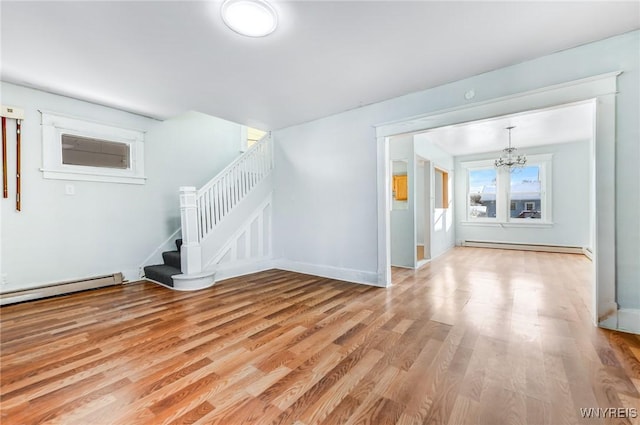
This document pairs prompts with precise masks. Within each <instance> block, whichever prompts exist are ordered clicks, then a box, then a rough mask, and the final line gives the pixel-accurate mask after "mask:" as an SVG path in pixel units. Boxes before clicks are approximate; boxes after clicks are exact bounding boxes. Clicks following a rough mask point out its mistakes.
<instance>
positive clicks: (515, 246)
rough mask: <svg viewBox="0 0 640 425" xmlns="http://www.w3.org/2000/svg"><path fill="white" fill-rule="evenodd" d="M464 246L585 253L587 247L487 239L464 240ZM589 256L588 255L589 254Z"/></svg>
mask: <svg viewBox="0 0 640 425" xmlns="http://www.w3.org/2000/svg"><path fill="white" fill-rule="evenodd" d="M462 246H469V247H475V248H495V249H514V250H519V251H541V252H559V253H565V254H584V255H587V254H586V253H585V248H583V247H580V246H564V245H542V244H540V245H538V244H530V243H513V242H487V241H462ZM587 257H588V255H587Z"/></svg>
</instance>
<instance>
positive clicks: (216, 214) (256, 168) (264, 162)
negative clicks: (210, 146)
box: [180, 133, 273, 274]
mask: <svg viewBox="0 0 640 425" xmlns="http://www.w3.org/2000/svg"><path fill="white" fill-rule="evenodd" d="M272 158H273V156H272V142H271V136H270V134H269V133H267V134H266V135H265V136H264V137H263V138H262V139H260V141H258V142H257V143H256V144H254V145H253V146H252V147H251V148H249V149H248V150H247V151H246V152H245V153H243V154H242V155H241V156H239V157H238V158H236V159H235V160H234V161H233V162H232V163H231V164H229V165H228V166H227V167H225V168H224V169H223V170H222V171H221V172H220V173H218V175H217V176H215V177H214V178H213V179H211V180H210V181H209V182H208V183H207V184H205V185H204V186H203V187H202V188H201V189H198V190H196V189H195V188H194V187H181V188H180V203H181V205H180V206H181V208H180V209H181V215H182V217H181V221H182V240H183V246H182V254H183V255H182V272H183V273H185V274H192V273H199V272H200V271H201V259H200V258H198V259H197V260H196V259H195V258H192V257H196V256H198V257H199V255H200V252H201V251H200V243H201V242H202V241H204V240H205V239H206V238H207V237H208V236H209V235H211V233H212V231H213V229H215V227H216V226H217V225H218V224H219V223H220V222H221V221H222V220H223V219H224V218H225V217H226V216H227V215H229V213H230V212H231V211H232V210H233V208H234V207H235V206H236V205H237V204H238V203H240V202H241V201H242V200H243V199H244V198H245V197H246V196H247V194H248V193H249V192H250V191H251V190H252V189H253V188H254V187H255V186H256V185H258V183H260V182H261V181H262V180H264V179H265V178H266V177H267V176H268V175H269V174H270V173H271V170H272V169H273V159H272ZM194 201H195V205H194ZM185 254H186V255H185ZM190 257H191V258H190Z"/></svg>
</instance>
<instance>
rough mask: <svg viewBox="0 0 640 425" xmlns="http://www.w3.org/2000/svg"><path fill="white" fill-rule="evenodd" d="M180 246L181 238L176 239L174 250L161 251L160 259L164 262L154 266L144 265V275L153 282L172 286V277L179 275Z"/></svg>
mask: <svg viewBox="0 0 640 425" xmlns="http://www.w3.org/2000/svg"><path fill="white" fill-rule="evenodd" d="M181 246H182V239H176V251H166V252H163V253H162V259H163V261H164V264H157V265H155V266H146V267H145V268H144V275H145V277H146V278H147V279H149V280H152V281H154V282H158V283H161V284H163V285H167V286H171V287H173V279H172V277H173V276H175V275H179V274H181V273H182V272H181V271H180V267H181V264H180V247H181Z"/></svg>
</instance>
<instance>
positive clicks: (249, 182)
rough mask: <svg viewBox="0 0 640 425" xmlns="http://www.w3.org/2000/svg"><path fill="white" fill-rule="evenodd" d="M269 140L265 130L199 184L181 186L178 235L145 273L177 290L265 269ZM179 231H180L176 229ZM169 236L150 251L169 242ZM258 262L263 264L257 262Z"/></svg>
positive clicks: (268, 238)
mask: <svg viewBox="0 0 640 425" xmlns="http://www.w3.org/2000/svg"><path fill="white" fill-rule="evenodd" d="M272 169H273V159H272V142H271V136H270V134H268V133H267V134H266V135H265V136H264V137H263V138H262V139H261V140H260V141H259V142H257V143H256V144H254V145H253V146H252V147H251V148H250V149H248V150H247V151H246V152H245V153H243V154H242V155H241V156H239V157H238V158H237V159H236V160H234V161H233V162H232V163H231V164H229V165H228V166H227V167H226V168H225V169H224V170H222V171H221V172H220V173H218V175H217V176H215V177H214V178H213V179H211V180H210V181H209V182H208V183H206V184H205V185H204V186H203V187H202V188H200V189H196V188H195V187H191V186H188V187H181V188H180V219H181V225H182V226H181V233H182V238H180V239H177V240H176V241H175V242H176V248H177V250H176V251H166V252H162V259H163V261H164V264H156V265H146V264H145V265H143V267H142V268H143V269H144V277H146V278H147V279H149V280H152V281H154V282H157V283H160V284H162V285H164V286H168V287H171V288H173V289H175V290H180V291H190V290H197V289H203V288H207V287H209V286H211V285H213V284H214V283H215V280H216V274H217V278H218V279H219V278H227V277H233V276H238V275H242V274H247V273H252V272H255V271H258V270H264V269H265V268H267V267H264V264H267V263H268V261H267V259H269V258H270V256H271V193H272V182H271V170H272ZM176 233H178V232H176ZM170 242H171V239H169V240H167V241H166V242H165V243H164V244H163V245H162V246H161V248H157V249H156V251H155V254H152V257H153V256H158V253H159V252H160V251H163V250H165V249H167V248H168V243H170ZM261 267H262V268H261Z"/></svg>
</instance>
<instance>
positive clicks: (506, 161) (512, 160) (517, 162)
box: [495, 126, 527, 168]
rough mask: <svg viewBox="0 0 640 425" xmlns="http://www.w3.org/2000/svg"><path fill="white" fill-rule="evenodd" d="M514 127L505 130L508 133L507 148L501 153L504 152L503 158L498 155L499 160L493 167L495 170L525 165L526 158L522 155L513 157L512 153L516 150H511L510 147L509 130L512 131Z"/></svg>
mask: <svg viewBox="0 0 640 425" xmlns="http://www.w3.org/2000/svg"><path fill="white" fill-rule="evenodd" d="M514 128H515V127H513V126H512V127H507V128H506V129H505V130H508V131H509V147H508V148H505V149H503V150H502V151H503V152H504V155H505V157H504V158H503V157H502V155H500V158H498V159H496V160H495V165H496V168H500V167H507V168H513V167H524V165H525V164H526V163H527V157H526V156H524V155H517V156H514V154H513V153H514V152H515V151H516V150H517V149H516V148H512V147H511V130H513V129H514Z"/></svg>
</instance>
